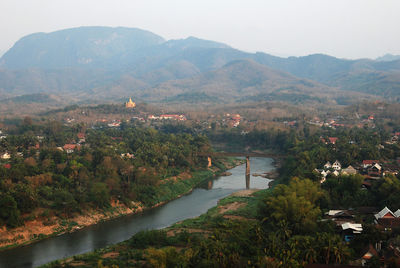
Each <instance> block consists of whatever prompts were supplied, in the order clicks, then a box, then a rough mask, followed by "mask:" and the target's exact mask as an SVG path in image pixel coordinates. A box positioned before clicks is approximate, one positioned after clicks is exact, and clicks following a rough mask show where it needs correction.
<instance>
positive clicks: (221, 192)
mask: <svg viewBox="0 0 400 268" xmlns="http://www.w3.org/2000/svg"><path fill="white" fill-rule="evenodd" d="M272 162H273V160H272V159H271V158H251V159H250V164H251V172H252V173H264V172H269V171H271V170H272V169H273V165H272ZM228 171H229V172H230V173H232V175H230V176H226V177H219V178H217V179H215V180H212V181H209V182H205V183H204V184H203V185H201V186H200V187H198V188H196V189H194V190H193V191H192V192H191V193H190V194H188V195H185V196H183V197H181V198H179V199H176V200H173V201H171V202H169V203H167V204H166V205H164V206H161V207H157V208H154V209H151V210H148V211H146V212H144V213H143V214H138V215H130V216H124V217H121V218H117V219H114V220H110V221H106V222H102V223H100V224H97V225H94V226H90V227H87V228H84V229H82V230H79V231H77V232H73V233H68V234H64V235H61V236H58V237H53V238H49V239H45V240H43V241H40V242H38V243H34V244H31V245H27V246H24V247H20V248H14V249H10V250H6V251H3V252H0V267H7V268H8V267H36V266H39V265H42V264H45V263H48V262H50V261H53V260H57V259H61V258H65V257H68V256H72V255H77V254H82V253H85V252H88V251H93V250H95V249H98V248H102V247H105V246H108V245H110V244H115V243H118V242H121V241H124V240H126V239H129V238H130V237H131V236H132V235H134V234H135V233H137V232H139V231H142V230H149V229H161V228H164V227H167V226H170V225H171V224H173V223H175V222H178V221H182V220H184V219H187V218H193V217H196V216H199V215H201V214H203V213H205V212H206V211H207V210H208V209H210V208H211V207H214V206H215V205H216V204H217V202H218V200H220V199H221V198H224V197H226V196H228V195H229V194H231V193H233V192H235V191H238V190H242V189H245V188H246V183H245V165H244V164H243V165H240V166H237V167H235V168H233V169H231V170H228ZM268 182H269V180H268V179H265V178H262V177H260V176H257V177H254V176H251V182H250V188H258V189H265V188H268Z"/></svg>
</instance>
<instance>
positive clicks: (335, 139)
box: [328, 137, 338, 145]
mask: <svg viewBox="0 0 400 268" xmlns="http://www.w3.org/2000/svg"><path fill="white" fill-rule="evenodd" d="M328 139H329V143H331V144H333V145H334V144H336V141H337V139H338V138H336V137H329V138H328Z"/></svg>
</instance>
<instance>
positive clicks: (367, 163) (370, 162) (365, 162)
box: [362, 160, 379, 168]
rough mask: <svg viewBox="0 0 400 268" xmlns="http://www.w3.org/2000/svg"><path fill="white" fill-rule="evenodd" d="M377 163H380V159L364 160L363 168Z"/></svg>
mask: <svg viewBox="0 0 400 268" xmlns="http://www.w3.org/2000/svg"><path fill="white" fill-rule="evenodd" d="M375 163H379V160H363V162H362V166H363V168H367V167H370V166H373V165H374V164H375Z"/></svg>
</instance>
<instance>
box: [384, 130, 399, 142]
mask: <svg viewBox="0 0 400 268" xmlns="http://www.w3.org/2000/svg"><path fill="white" fill-rule="evenodd" d="M399 140H400V132H395V133H393V135H392V137H391V138H390V140H388V141H386V143H387V144H396V143H398V142H399Z"/></svg>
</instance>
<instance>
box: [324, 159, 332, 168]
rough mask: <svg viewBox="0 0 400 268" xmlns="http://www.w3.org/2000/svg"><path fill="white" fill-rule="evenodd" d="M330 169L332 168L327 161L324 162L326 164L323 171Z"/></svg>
mask: <svg viewBox="0 0 400 268" xmlns="http://www.w3.org/2000/svg"><path fill="white" fill-rule="evenodd" d="M331 167H332V165H331V163H330V162H329V161H328V162H326V164H325V165H324V169H330V168H331Z"/></svg>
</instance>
